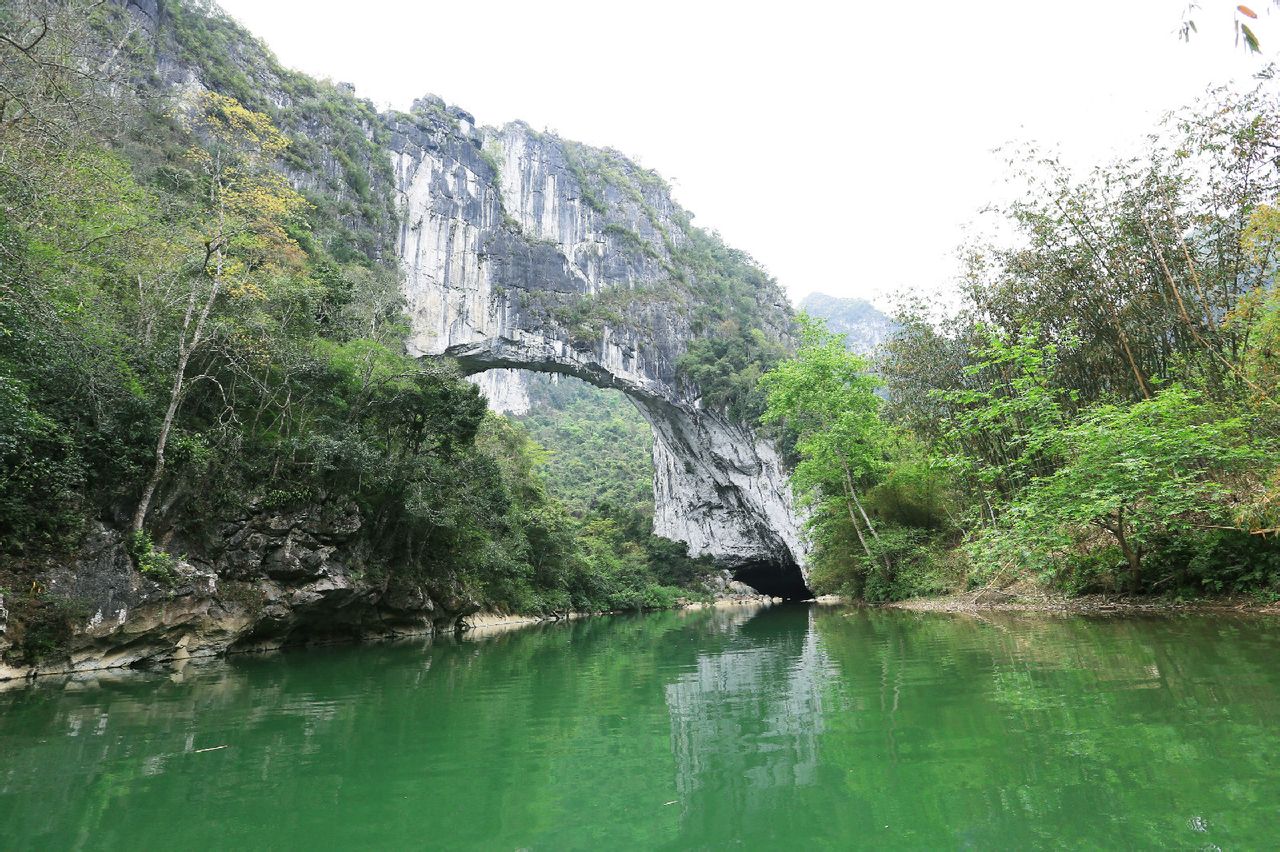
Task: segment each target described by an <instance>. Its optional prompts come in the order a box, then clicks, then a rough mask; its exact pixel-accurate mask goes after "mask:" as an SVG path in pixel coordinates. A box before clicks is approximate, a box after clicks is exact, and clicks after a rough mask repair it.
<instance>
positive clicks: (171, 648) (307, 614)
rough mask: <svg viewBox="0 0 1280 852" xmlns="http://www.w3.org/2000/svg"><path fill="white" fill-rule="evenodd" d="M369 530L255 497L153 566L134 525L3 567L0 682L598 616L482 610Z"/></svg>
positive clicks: (735, 591) (737, 598) (725, 576)
mask: <svg viewBox="0 0 1280 852" xmlns="http://www.w3.org/2000/svg"><path fill="white" fill-rule="evenodd" d="M359 533H360V518H359V515H358V513H356V512H355V510H354V508H353V509H351V510H350V511H338V512H333V511H327V512H326V511H320V510H305V509H304V510H295V511H289V512H286V511H273V510H266V509H255V510H253V511H249V512H247V513H246V514H245V516H244V517H242V518H240V519H238V520H236V521H234V522H232V523H228V524H225V525H223V526H222V528H221V529H219V530H218V532H217V535H216V538H215V540H214V541H213V542H211V543H203V545H202V546H201V547H200V548H199V549H198V552H199V553H201V554H202V555H201V556H199V557H191V558H181V559H174V560H173V561H172V562H171V563H170V564H169V565H167V566H166V567H164V569H163V571H157V570H154V569H153V570H151V571H147V570H139V568H138V567H137V565H136V564H135V562H136V560H135V559H134V557H132V556H131V555H130V553H129V548H128V545H127V541H128V539H127V536H126V535H125V534H124V533H122V532H120V531H118V530H112V529H109V528H107V527H105V526H103V525H100V524H99V525H96V526H95V527H94V528H93V529H92V530H91V531H90V533H89V535H87V536H86V538H85V540H84V543H83V545H82V546H81V548H80V549H79V551H78V552H77V553H76V554H75V556H74V557H72V558H69V559H67V560H65V561H57V560H50V561H48V562H47V563H45V564H42V565H37V566H26V567H25V569H24V570H23V571H22V572H21V573H17V572H15V571H13V570H6V569H3V568H0V681H13V680H24V679H32V678H36V677H39V676H41V675H49V674H64V675H65V674H78V673H84V672H92V671H99V670H105V669H123V668H146V667H150V666H158V665H165V664H171V663H174V662H181V661H184V660H190V659H193V658H201V657H220V656H225V655H227V654H234V653H244V652H257V651H272V650H277V649H280V648H283V647H286V646H300V645H309V644H320V643H327V642H333V641H343V640H367V639H386V638H393V637H400V636H415V635H424V634H431V633H437V634H438V633H452V632H456V631H463V630H472V629H480V630H492V629H501V628H507V627H515V626H520V625H524V624H532V623H537V622H546V621H556V620H562V619H568V618H582V617H585V616H587V615H593V614H596V613H579V612H569V613H552V614H550V615H529V614H504V613H493V612H481V605H480V603H479V602H478V601H475V600H472V599H471V598H469V597H468V596H467V595H466V594H465V593H464V592H463V591H461V590H460V589H458V588H455V587H453V586H451V585H448V584H445V583H440V582H427V581H421V582H415V581H409V580H407V579H404V578H396V579H389V578H387V577H386V576H385V575H383V574H382V573H381V572H378V571H376V570H373V569H372V567H371V566H370V565H369V563H368V561H367V560H366V558H365V552H364V549H365V545H364V543H363V539H362V537H361V536H360V535H359ZM190 549H191V550H192V551H196V548H195V547H192V548H190ZM703 593H704V597H701V598H699V599H696V600H689V601H686V602H685V606H687V607H691V608H697V607H703V606H734V605H746V604H767V603H771V602H776V601H777V600H778V599H776V598H770V597H768V596H765V595H760V594H758V593H757V592H755V590H753V589H752V588H750V587H749V586H745V585H743V584H742V583H739V582H737V581H735V580H733V578H732V576H731V575H730V573H729V572H728V571H720V572H717V573H715V574H713V575H711V576H710V577H709V578H708V580H707V582H706V585H705V589H704V590H703Z"/></svg>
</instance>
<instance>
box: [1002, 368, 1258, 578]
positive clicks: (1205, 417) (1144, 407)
mask: <svg viewBox="0 0 1280 852" xmlns="http://www.w3.org/2000/svg"><path fill="white" fill-rule="evenodd" d="M1062 446H1063V454H1064V457H1065V461H1064V462H1063V464H1062V466H1061V467H1060V468H1059V469H1058V470H1057V471H1055V472H1054V473H1053V474H1052V475H1049V476H1044V477H1040V478H1038V479H1036V480H1035V481H1034V482H1032V483H1031V485H1030V486H1029V487H1028V488H1027V489H1026V491H1025V492H1024V493H1023V494H1022V495H1021V496H1020V497H1019V498H1018V499H1017V501H1016V502H1015V504H1014V507H1013V509H1012V510H1011V512H1010V518H1011V520H1012V528H1013V531H1014V534H1015V536H1020V537H1025V538H1028V539H1030V540H1033V541H1037V542H1039V543H1040V545H1041V546H1042V547H1047V548H1048V547H1052V546H1053V543H1054V542H1055V541H1062V540H1063V536H1064V535H1065V536H1068V537H1069V536H1071V535H1072V534H1073V533H1078V532H1080V531H1081V530H1082V529H1083V528H1086V527H1090V526H1092V527H1094V528H1096V529H1098V530H1101V531H1103V532H1105V533H1106V534H1107V535H1109V536H1110V537H1111V538H1112V539H1113V540H1114V541H1115V543H1116V545H1117V546H1118V547H1119V548H1120V551H1121V553H1122V554H1123V555H1124V559H1125V562H1126V564H1127V566H1128V571H1129V585H1130V587H1131V588H1132V589H1133V590H1134V591H1137V590H1139V589H1140V588H1141V587H1142V580H1143V578H1142V564H1143V557H1144V556H1145V555H1146V554H1147V553H1148V552H1149V551H1150V550H1151V549H1152V547H1153V546H1155V545H1157V544H1158V543H1160V542H1161V541H1162V540H1164V539H1167V538H1168V537H1169V536H1171V535H1174V534H1178V533H1186V532H1191V531H1195V530H1204V529H1211V528H1221V527H1223V526H1228V527H1230V526H1233V502H1234V501H1233V499H1232V489H1231V487H1230V480H1231V479H1232V477H1234V476H1237V475H1240V474H1242V473H1244V472H1245V471H1248V470H1249V469H1250V468H1252V467H1253V466H1256V465H1258V464H1260V463H1262V462H1263V461H1265V459H1266V458H1267V455H1266V453H1265V452H1264V451H1263V448H1261V447H1259V446H1257V445H1253V444H1251V443H1250V441H1249V433H1248V431H1247V429H1246V426H1245V422H1244V421H1243V420H1242V419H1240V418H1238V417H1231V416H1224V415H1223V413H1222V412H1221V411H1220V410H1218V409H1217V408H1215V407H1214V406H1212V405H1210V404H1207V403H1205V402H1203V401H1202V400H1201V399H1200V398H1199V397H1198V396H1197V395H1196V394H1195V393H1193V392H1191V391H1188V390H1186V389H1184V388H1182V387H1180V386H1177V385H1173V386H1171V387H1169V388H1166V389H1165V390H1163V391H1161V392H1160V393H1158V394H1157V395H1155V396H1153V397H1152V398H1151V399H1149V400H1144V401H1142V402H1139V403H1137V404H1135V405H1132V406H1120V405H1102V406H1098V407H1097V408H1095V409H1093V410H1091V411H1089V412H1088V413H1087V414H1086V415H1085V416H1083V417H1082V418H1081V419H1080V420H1079V421H1078V422H1077V423H1075V424H1073V425H1071V426H1070V427H1069V428H1067V429H1066V430H1064V432H1063V434H1062Z"/></svg>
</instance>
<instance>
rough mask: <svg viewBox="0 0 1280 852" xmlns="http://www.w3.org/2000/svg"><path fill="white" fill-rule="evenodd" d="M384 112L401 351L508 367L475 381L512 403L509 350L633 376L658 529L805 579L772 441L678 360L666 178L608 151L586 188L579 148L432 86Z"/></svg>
mask: <svg viewBox="0 0 1280 852" xmlns="http://www.w3.org/2000/svg"><path fill="white" fill-rule="evenodd" d="M392 130H393V132H392V142H391V146H392V153H391V157H392V163H393V166H394V170H395V180H396V189H397V193H398V197H399V207H400V230H399V236H398V241H397V246H398V252H399V256H400V260H401V263H402V265H403V268H404V272H405V299H406V302H407V306H408V311H409V314H410V316H411V319H412V324H413V327H412V334H411V337H410V341H409V346H410V349H411V351H413V352H414V353H416V354H419V355H449V356H453V357H455V358H457V359H458V360H459V362H460V363H461V364H462V365H463V367H464V369H466V370H467V371H469V372H473V373H483V372H484V371H490V370H499V369H501V370H503V371H504V372H503V373H496V372H489V373H485V375H484V377H482V378H481V379H480V382H481V383H482V387H483V388H484V389H485V392H486V394H487V395H488V396H489V397H490V399H491V400H492V401H493V402H494V403H495V406H496V407H498V408H502V409H505V410H508V411H518V410H519V408H520V400H521V394H522V390H521V389H520V387H519V379H518V376H517V375H516V374H514V373H512V372H510V368H522V369H529V370H542V371H549V372H558V373H567V374H570V375H573V376H576V377H578V378H580V379H583V380H585V381H587V382H590V383H592V384H595V385H598V386H600V387H608V388H617V389H619V390H622V391H624V392H625V393H627V394H629V395H630V396H631V398H632V399H633V400H634V401H635V402H636V404H637V406H638V407H639V408H640V410H641V412H642V413H643V414H644V416H645V417H646V418H647V419H648V420H649V422H650V423H651V424H652V426H653V430H654V439H655V440H654V467H655V471H654V497H655V504H656V508H655V532H656V533H658V534H659V535H663V536H666V537H669V538H673V539H677V540H680V541H685V542H687V543H688V544H689V547H690V551H691V553H692V554H694V555H702V554H710V555H713V556H715V557H717V558H719V559H721V560H722V561H723V562H724V563H725V564H726V565H728V566H730V567H733V568H735V569H737V570H739V571H740V572H741V573H742V574H744V575H749V576H750V579H749V580H747V582H750V583H751V584H752V585H755V586H756V587H757V588H759V589H761V590H762V591H768V592H770V593H773V594H780V595H785V596H799V595H803V594H804V593H805V592H806V591H807V590H806V588H805V580H804V576H803V566H804V564H805V546H804V543H803V539H802V537H801V534H800V525H799V522H798V520H797V516H796V511H795V508H794V506H793V504H792V500H791V493H790V489H789V486H788V484H787V479H786V475H785V471H784V470H783V468H782V465H781V462H780V460H779V458H778V454H777V452H776V451H775V450H774V448H773V447H772V445H771V444H770V443H768V442H767V441H763V440H760V439H759V438H757V437H756V436H755V435H754V434H753V433H752V431H751V430H750V429H749V428H748V427H746V426H743V425H741V424H736V423H732V422H730V421H729V420H727V419H726V418H725V417H724V416H722V415H720V414H718V413H716V412H713V411H710V410H707V409H704V408H703V407H702V405H701V403H700V400H699V399H698V396H697V389H696V388H690V387H687V386H686V385H684V384H682V383H681V382H680V380H679V378H678V376H677V374H676V361H677V359H678V358H679V356H680V355H681V354H682V353H683V351H684V348H685V346H686V345H687V342H688V341H689V340H690V339H691V338H692V336H693V332H692V330H691V328H690V326H689V306H688V305H687V304H683V303H681V297H679V296H678V295H677V293H676V291H675V290H674V289H673V288H672V285H671V283H670V282H671V279H672V275H673V272H672V269H673V264H675V263H676V260H675V258H673V256H672V248H674V247H678V246H679V244H680V241H681V240H683V239H686V237H685V236H684V234H685V232H684V230H683V225H682V223H681V221H680V216H679V212H680V211H679V210H678V209H677V208H676V207H675V205H674V203H673V202H672V200H671V198H670V195H669V192H668V190H667V188H666V187H665V185H663V184H661V183H660V182H658V181H655V180H654V179H652V177H650V176H648V174H647V173H643V172H641V171H640V170H639V169H637V168H635V167H633V166H631V165H630V164H629V163H626V162H625V161H621V165H619V160H618V159H614V160H612V161H611V166H610V167H611V168H616V169H621V171H620V172H619V173H617V174H614V175H613V176H612V177H613V178H614V179H615V180H617V181H618V182H620V183H622V185H621V186H619V185H616V184H615V183H612V182H604V185H603V187H601V188H596V189H589V188H588V189H584V187H583V186H582V185H581V183H580V181H579V177H580V176H581V174H582V169H583V165H582V162H581V159H580V156H581V152H582V151H583V150H585V149H581V148H578V147H577V146H573V145H571V143H565V142H562V141H561V140H559V139H558V138H556V137H554V136H550V135H545V134H539V133H535V132H534V131H532V130H531V129H530V128H529V127H527V126H526V125H524V124H520V123H515V124H509V125H507V126H506V127H503V128H502V129H500V130H489V129H485V130H479V129H477V128H476V127H475V126H474V122H473V120H472V118H471V116H470V115H468V114H466V113H464V112H462V111H461V110H458V109H456V108H452V109H446V108H445V107H444V106H443V104H442V103H440V102H438V101H436V100H432V99H424V100H423V101H419V102H418V104H416V105H415V109H414V113H413V115H412V116H411V117H401V118H399V119H397V120H393V123H392ZM602 306H604V307H602ZM513 403H514V405H513ZM524 404H525V405H526V406H527V399H526V401H525V403H524Z"/></svg>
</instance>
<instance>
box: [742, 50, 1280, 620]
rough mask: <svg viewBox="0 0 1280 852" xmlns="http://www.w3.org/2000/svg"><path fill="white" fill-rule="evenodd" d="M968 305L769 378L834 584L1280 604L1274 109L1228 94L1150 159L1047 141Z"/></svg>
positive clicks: (825, 582) (1279, 149)
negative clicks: (870, 351)
mask: <svg viewBox="0 0 1280 852" xmlns="http://www.w3.org/2000/svg"><path fill="white" fill-rule="evenodd" d="M1010 169H1011V172H1012V173H1013V174H1014V175H1015V177H1016V179H1017V180H1018V181H1019V182H1020V183H1021V185H1022V187H1023V188H1024V190H1025V191H1024V192H1023V194H1022V196H1021V197H1020V198H1019V199H1018V200H1016V201H1015V202H1014V203H1012V204H1010V205H1008V206H1007V207H1006V208H1005V209H1003V210H1000V211H998V212H999V214H1000V216H1001V219H1002V226H1001V227H1000V228H999V229H998V230H997V233H1000V234H1002V235H1003V236H1002V237H1000V238H998V239H991V240H986V241H982V242H977V243H974V244H971V245H968V246H966V247H965V249H964V251H963V260H964V263H963V272H962V275H961V277H960V285H961V291H962V295H963V303H962V305H961V307H960V308H959V309H958V310H956V311H954V312H952V313H950V314H948V315H945V316H938V315H937V314H936V313H934V312H931V311H930V310H929V309H928V306H926V305H923V304H909V305H908V306H906V307H905V308H904V309H902V310H901V311H900V313H899V315H898V316H897V317H896V322H897V323H898V325H899V329H898V331H897V332H896V333H895V334H894V335H892V336H891V338H890V339H889V340H888V341H887V342H886V343H885V344H884V345H883V346H882V348H881V349H880V350H879V352H878V354H877V355H876V356H875V357H874V359H873V360H864V359H862V358H860V357H858V356H856V355H852V354H850V353H848V352H846V351H845V349H844V347H843V346H842V343H841V340H840V339H839V338H838V337H837V336H835V335H833V334H832V333H829V332H828V331H826V330H825V328H824V327H823V326H822V324H821V323H820V322H817V321H814V320H808V321H806V324H805V329H804V338H803V344H802V346H801V347H800V350H799V352H798V353H797V356H796V358H795V359H794V360H791V361H787V362H785V363H783V364H782V365H780V366H779V367H778V368H776V369H775V370H774V371H772V372H770V373H769V374H768V375H766V376H765V377H764V379H763V381H762V387H763V389H764V393H765V395H766V398H767V410H766V413H765V415H764V417H763V420H764V422H765V423H767V424H769V425H770V426H771V427H772V428H774V429H776V430H778V433H779V434H782V435H783V436H785V437H786V438H787V439H788V440H789V441H790V442H791V443H792V444H793V445H794V447H795V452H796V455H797V457H798V460H799V461H798V465H797V467H796V471H795V476H794V478H793V484H794V485H795V487H796V489H797V492H798V493H799V494H800V495H801V499H802V500H803V501H804V502H805V503H806V504H807V505H808V506H809V508H810V509H811V510H812V513H813V514H812V518H811V521H810V532H811V535H812V540H813V542H814V545H815V548H816V550H815V561H814V577H813V581H814V583H815V585H816V586H817V588H818V589H819V590H820V591H833V592H844V593H847V594H850V595H853V596H856V597H862V598H865V599H867V600H872V601H876V600H889V599H897V598H903V597H908V596H912V595H919V594H928V593H934V592H943V591H950V590H956V589H963V588H966V587H970V588H972V587H976V586H986V585H992V586H1004V585H1006V584H1009V583H1011V582H1014V581H1017V580H1022V579H1031V580H1034V581H1037V582H1040V583H1043V584H1047V585H1049V586H1053V587H1056V588H1058V589H1062V590H1066V591H1068V592H1073V593H1076V592H1085V591H1112V590H1119V591H1128V592H1142V593H1170V594H1176V595H1203V594H1218V593H1250V594H1253V595H1255V596H1257V597H1259V598H1261V599H1264V600H1275V599H1277V598H1280V538H1278V536H1280V523H1278V521H1280V443H1278V441H1280V411H1278V410H1277V400H1276V395H1277V391H1278V390H1280V387H1278V384H1277V383H1278V381H1280V290H1277V287H1276V273H1277V269H1278V267H1277V249H1278V248H1280V212H1278V208H1277V191H1278V190H1280V99H1278V98H1277V89H1276V83H1275V80H1274V79H1273V74H1272V73H1271V72H1267V73H1265V74H1263V75H1261V79H1260V80H1259V81H1258V82H1257V86H1256V88H1253V89H1252V90H1249V91H1244V92H1241V91H1238V90H1234V89H1228V88H1222V89H1214V90H1211V91H1210V92H1208V93H1207V94H1206V96H1205V97H1204V98H1203V99H1202V100H1201V101H1200V102H1199V103H1196V104H1194V105H1192V106H1190V107H1188V108H1186V109H1184V110H1182V111H1180V112H1178V113H1176V114H1174V115H1171V116H1169V117H1168V119H1167V120H1166V121H1165V122H1164V123H1163V124H1162V125H1161V126H1160V127H1159V128H1158V129H1157V130H1156V131H1154V132H1153V133H1152V135H1151V137H1150V140H1149V145H1148V147H1147V148H1146V150H1145V152H1144V153H1143V154H1142V156H1140V157H1135V158H1132V159H1127V160H1123V161H1121V162H1116V163H1110V164H1105V165H1100V166H1098V167H1096V168H1094V169H1092V170H1091V171H1089V172H1088V173H1087V174H1083V175H1080V174H1075V173H1073V172H1072V171H1071V170H1070V169H1068V168H1067V167H1065V166H1064V165H1063V164H1062V163H1061V162H1059V161H1058V160H1057V159H1055V158H1054V157H1053V156H1050V155H1047V154H1045V153H1043V152H1042V151H1039V150H1036V149H1034V148H1027V149H1023V150H1020V151H1018V152H1017V153H1016V154H1015V155H1014V156H1013V157H1011V159H1010Z"/></svg>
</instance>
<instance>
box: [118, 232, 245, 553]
mask: <svg viewBox="0 0 1280 852" xmlns="http://www.w3.org/2000/svg"><path fill="white" fill-rule="evenodd" d="M209 254H210V255H212V258H213V260H214V276H213V282H212V286H211V287H210V288H209V296H208V298H206V299H205V302H204V307H203V308H202V309H201V311H200V316H199V318H197V319H196V327H195V331H194V332H193V333H192V335H191V339H190V340H188V339H187V329H188V328H190V326H191V319H192V316H193V315H194V314H195V307H196V297H197V295H198V292H199V291H198V284H197V283H196V282H195V281H193V282H192V284H191V294H190V296H189V297H188V299H187V313H186V315H185V316H184V317H183V318H182V331H181V333H180V336H179V338H178V366H177V369H176V370H174V375H173V388H172V389H171V390H170V391H169V407H168V408H167V409H165V413H164V420H163V422H161V424H160V437H159V438H157V439H156V461H155V464H154V465H153V466H152V468H151V476H150V477H148V478H147V484H146V487H145V488H143V489H142V496H141V497H140V498H139V499H138V507H137V508H136V509H135V510H134V512H133V522H132V523H131V524H130V525H129V529H130V530H132V531H133V532H141V531H142V525H143V524H144V523H145V522H146V520H147V512H148V511H149V510H150V509H151V500H152V499H153V498H154V497H155V494H156V488H157V487H159V485H160V480H161V479H163V478H164V453H165V449H166V448H167V447H168V445H169V433H170V432H172V431H173V421H174V420H175V419H176V418H177V415H178V406H179V405H181V404H182V394H183V391H184V390H185V389H186V382H187V364H188V362H190V360H191V353H192V352H194V351H195V350H196V349H197V348H199V346H200V344H201V343H203V342H204V326H205V322H206V321H208V319H209V314H210V313H211V312H212V311H213V303H214V302H215V301H216V300H217V298H218V293H219V291H220V290H221V288H222V249H221V247H215V248H212V249H210V250H209Z"/></svg>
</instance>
